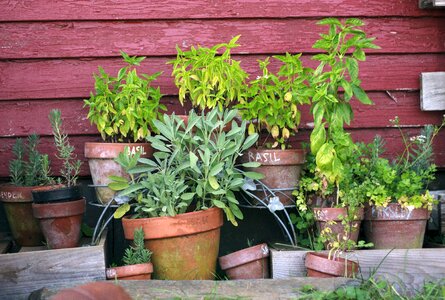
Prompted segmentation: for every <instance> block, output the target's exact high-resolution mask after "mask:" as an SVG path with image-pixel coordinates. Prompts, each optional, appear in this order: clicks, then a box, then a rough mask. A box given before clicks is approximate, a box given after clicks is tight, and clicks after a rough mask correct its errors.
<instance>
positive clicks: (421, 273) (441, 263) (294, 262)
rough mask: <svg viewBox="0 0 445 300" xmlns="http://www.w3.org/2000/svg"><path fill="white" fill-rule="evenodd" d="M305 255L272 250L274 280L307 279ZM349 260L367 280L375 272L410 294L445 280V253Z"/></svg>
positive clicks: (363, 254) (357, 255)
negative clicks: (412, 291) (428, 284)
mask: <svg viewBox="0 0 445 300" xmlns="http://www.w3.org/2000/svg"><path fill="white" fill-rule="evenodd" d="M306 253H307V252H306V251H277V250H273V249H272V250H271V260H272V268H271V272H272V278H277V279H279V278H289V277H301V276H304V274H305V273H306V270H305V267H304V259H305V255H306ZM350 259H351V260H356V261H358V262H359V264H360V269H361V273H362V275H363V276H364V278H368V277H369V275H370V274H372V273H373V271H374V270H376V275H377V276H383V277H384V278H386V279H387V280H388V281H389V282H392V283H395V284H396V285H400V284H403V285H405V286H406V288H408V289H410V290H413V289H417V288H419V287H421V286H423V284H424V282H425V281H430V280H440V279H443V278H444V277H445V249H410V250H407V249H395V250H392V251H391V250H360V251H355V252H354V254H352V255H351V256H350ZM379 264H380V266H379Z"/></svg>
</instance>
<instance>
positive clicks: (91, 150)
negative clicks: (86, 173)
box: [85, 143, 153, 204]
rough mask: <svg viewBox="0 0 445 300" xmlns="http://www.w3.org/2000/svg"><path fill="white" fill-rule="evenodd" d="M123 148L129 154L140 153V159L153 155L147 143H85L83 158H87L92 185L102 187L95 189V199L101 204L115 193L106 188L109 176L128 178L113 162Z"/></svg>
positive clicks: (110, 198)
mask: <svg viewBox="0 0 445 300" xmlns="http://www.w3.org/2000/svg"><path fill="white" fill-rule="evenodd" d="M125 147H129V149H130V150H129V151H130V153H136V152H137V151H142V154H141V157H151V156H152V154H153V149H152V148H151V146H150V144H148V143H85V157H86V158H88V164H89V166H90V173H91V177H92V179H93V184H94V185H97V186H103V187H96V195H97V198H98V199H99V201H100V202H101V203H103V204H106V203H108V202H110V201H111V200H112V199H113V197H114V194H115V193H116V192H115V191H113V190H111V189H109V188H108V187H106V186H107V185H108V184H109V183H110V182H111V180H110V179H109V178H108V177H109V176H110V175H114V176H121V177H125V178H128V179H129V178H130V177H129V176H128V174H127V173H126V172H125V171H124V169H123V168H122V167H121V166H120V165H119V164H118V163H117V162H115V161H114V159H115V158H116V157H117V156H118V155H119V153H121V152H123V151H124V149H125Z"/></svg>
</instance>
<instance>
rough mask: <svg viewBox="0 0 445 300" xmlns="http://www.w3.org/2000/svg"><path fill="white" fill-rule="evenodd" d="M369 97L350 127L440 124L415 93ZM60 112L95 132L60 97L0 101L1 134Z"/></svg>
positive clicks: (74, 128)
mask: <svg viewBox="0 0 445 300" xmlns="http://www.w3.org/2000/svg"><path fill="white" fill-rule="evenodd" d="M368 95H369V97H370V98H371V99H372V100H373V101H374V103H375V105H371V106H367V105H362V104H360V103H359V102H358V101H354V102H353V109H354V121H353V122H352V123H351V128H361V127H373V128H386V127H387V126H389V125H391V124H390V122H389V119H393V118H394V117H395V115H397V116H399V118H400V120H401V122H402V125H414V126H422V125H426V124H440V122H441V121H442V113H441V112H422V111H420V110H419V100H418V99H419V93H418V92H390V93H389V94H387V93H385V92H370V93H368ZM162 103H164V104H165V105H166V106H167V107H168V109H169V111H168V113H169V114H170V113H172V112H175V113H176V114H183V113H185V112H187V111H188V108H189V106H188V105H187V106H186V107H182V106H181V105H180V103H179V101H178V99H177V97H176V96H166V97H164V98H163V99H162ZM54 108H58V109H60V110H61V112H62V118H63V122H64V129H65V132H66V133H68V134H70V135H88V134H97V129H96V127H95V126H94V125H90V122H89V121H88V120H87V119H86V116H87V113H88V108H83V100H82V99H63V100H52V99H48V100H31V101H30V100H21V101H3V102H2V103H1V107H0V137H8V136H9V137H12V136H26V135H28V134H30V133H32V132H36V133H38V134H39V135H49V134H51V127H50V124H49V121H48V114H49V112H50V110H51V109H54ZM301 109H302V118H301V126H300V128H311V127H312V126H313V124H312V123H313V118H312V115H311V114H310V112H309V105H305V106H302V107H301Z"/></svg>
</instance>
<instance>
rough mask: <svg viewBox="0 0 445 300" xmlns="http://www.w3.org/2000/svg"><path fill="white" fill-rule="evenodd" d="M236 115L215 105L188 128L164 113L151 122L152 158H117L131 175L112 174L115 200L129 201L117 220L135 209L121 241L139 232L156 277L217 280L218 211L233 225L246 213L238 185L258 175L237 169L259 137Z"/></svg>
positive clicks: (126, 221)
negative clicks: (240, 204) (246, 134)
mask: <svg viewBox="0 0 445 300" xmlns="http://www.w3.org/2000/svg"><path fill="white" fill-rule="evenodd" d="M236 114H237V112H236V110H227V111H219V110H218V109H217V108H215V109H213V110H211V111H210V112H209V113H208V114H202V115H197V114H196V113H195V112H193V111H191V112H190V113H189V115H188V124H187V125H185V123H184V121H183V120H182V119H180V118H179V117H177V116H175V115H172V116H168V115H164V119H163V121H162V122H161V121H157V120H156V121H154V124H155V127H156V128H157V129H158V130H159V132H160V134H159V135H156V136H154V137H150V138H149V141H150V142H151V144H152V146H153V148H155V149H156V150H157V151H156V152H155V153H154V159H145V158H139V155H138V154H137V155H135V156H128V155H125V154H121V155H120V156H119V157H118V159H117V161H118V162H119V163H120V164H121V165H122V166H123V167H124V168H125V169H126V170H127V171H128V173H129V174H130V176H131V180H130V181H127V180H126V179H124V178H120V177H113V178H112V179H113V182H112V183H111V184H110V187H111V188H112V189H114V190H119V191H120V192H119V197H118V198H117V199H119V200H122V201H124V200H129V202H127V203H124V204H122V205H121V206H120V207H119V208H118V209H117V210H116V212H115V217H121V216H123V214H125V213H126V212H127V211H128V210H129V209H130V207H133V208H134V211H133V214H132V215H131V216H128V217H124V218H123V219H122V224H123V227H124V233H125V238H126V239H131V238H132V236H131V233H132V232H133V230H134V229H135V228H139V227H142V228H143V229H144V233H145V239H146V240H145V245H146V247H148V248H149V249H150V250H152V251H153V256H152V261H153V265H154V278H156V279H172V280H178V279H212V278H213V277H214V274H215V267H216V260H217V256H218V248H219V237H220V227H221V226H222V224H223V211H224V213H225V215H226V217H227V219H228V220H229V221H231V222H232V223H233V224H237V221H236V219H242V217H243V215H242V213H241V211H240V209H239V208H238V200H237V199H236V197H235V192H237V191H241V190H242V187H243V185H244V179H245V178H246V177H253V178H260V174H258V173H254V172H244V171H242V170H240V169H239V168H238V166H237V163H236V160H237V158H238V157H239V156H240V154H241V152H242V151H244V150H246V149H247V148H249V147H250V146H252V145H253V144H254V143H255V141H256V140H257V138H258V136H257V135H251V136H249V137H247V138H245V137H244V134H243V132H244V130H245V129H246V123H245V122H243V123H242V124H241V126H238V125H237V123H236V122H234V121H233V120H234V117H235V116H236ZM228 124H231V129H230V131H228V132H227V133H226V132H224V128H225V127H226V126H227V125H228ZM256 165H258V164H256V163H250V164H247V166H250V167H254V166H256Z"/></svg>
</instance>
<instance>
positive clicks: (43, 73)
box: [0, 22, 445, 109]
mask: <svg viewBox="0 0 445 300" xmlns="http://www.w3.org/2000/svg"><path fill="white" fill-rule="evenodd" d="M444 23H445V22H444ZM444 36H445V35H444ZM131 54H134V53H131ZM310 57H311V55H305V56H303V58H302V60H303V62H304V63H305V64H306V65H308V66H310V67H315V66H316V63H315V62H314V61H312V60H311V59H310ZM234 58H235V59H237V60H240V61H241V65H242V67H243V68H244V69H245V70H246V71H247V72H248V73H249V74H251V76H250V78H255V77H256V76H257V75H260V71H259V69H258V63H257V60H258V59H264V58H265V56H263V55H249V56H234ZM170 59H171V57H170V58H154V57H150V58H147V59H146V60H145V61H144V62H143V63H142V66H141V68H140V71H139V72H141V73H148V74H152V73H154V72H158V71H163V74H162V75H161V76H160V77H159V78H158V79H157V80H156V81H155V82H154V83H153V84H154V85H155V86H159V87H160V89H161V93H163V94H167V95H177V93H178V89H177V88H176V86H175V85H174V83H173V78H172V77H171V76H170V74H171V70H172V69H171V65H166V62H167V61H168V60H170ZM98 66H102V67H103V68H104V69H105V71H106V72H108V73H110V74H117V71H118V70H119V68H120V67H122V66H123V63H122V62H121V59H120V58H113V59H79V60H75V59H56V60H11V61H0V78H1V80H0V100H14V99H49V98H56V99H60V98H86V97H88V96H89V94H90V91H92V90H93V89H94V79H93V73H97V72H98V71H97V68H98ZM270 67H271V70H276V69H277V67H278V64H277V63H276V62H274V61H273V62H272V63H271V66H270ZM444 68H445V53H444V54H406V55H368V57H367V60H366V61H365V62H363V63H362V64H360V77H361V79H362V86H363V87H364V88H365V89H366V90H368V91H385V90H402V91H403V90H417V89H419V87H420V84H419V74H420V73H421V72H436V71H441V70H443V69H444ZM24 83H26V84H24ZM0 109H1V106H0Z"/></svg>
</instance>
